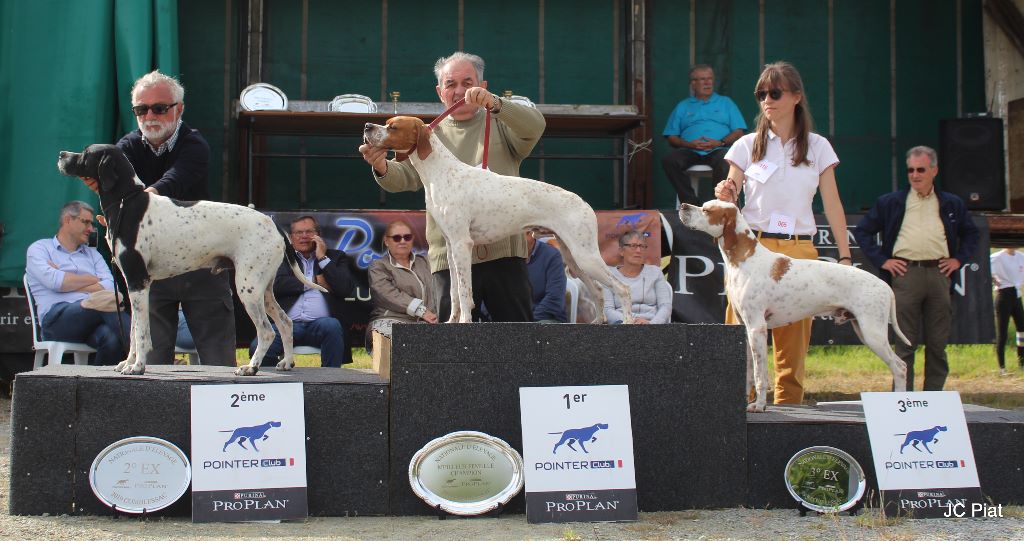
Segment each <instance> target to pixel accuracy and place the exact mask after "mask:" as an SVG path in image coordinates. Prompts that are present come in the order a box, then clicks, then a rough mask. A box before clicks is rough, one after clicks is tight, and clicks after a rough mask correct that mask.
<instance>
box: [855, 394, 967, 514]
mask: <svg viewBox="0 0 1024 541" xmlns="http://www.w3.org/2000/svg"><path fill="white" fill-rule="evenodd" d="M861 399H862V402H863V404H864V418H865V420H866V422H867V428H868V437H869V438H870V440H871V454H872V458H873V460H874V463H875V475H876V477H877V478H878V489H879V490H880V491H881V492H882V498H883V503H884V505H883V510H884V513H885V514H886V515H889V516H893V515H906V516H911V517H915V518H937V517H950V516H955V517H963V516H965V515H964V514H958V513H959V512H963V511H964V510H967V511H970V510H971V509H974V508H977V507H978V506H984V500H983V498H982V495H981V488H980V485H979V483H978V468H977V465H976V464H975V462H974V449H973V448H972V447H971V438H970V435H969V434H968V433H967V420H966V419H965V418H964V408H963V404H962V403H961V402H960V393H957V392H955V391H929V392H908V393H861ZM966 516H970V515H966Z"/></svg>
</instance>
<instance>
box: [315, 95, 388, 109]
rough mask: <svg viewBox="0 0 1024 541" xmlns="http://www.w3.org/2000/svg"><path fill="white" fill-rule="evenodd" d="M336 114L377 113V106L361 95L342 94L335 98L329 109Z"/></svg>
mask: <svg viewBox="0 0 1024 541" xmlns="http://www.w3.org/2000/svg"><path fill="white" fill-rule="evenodd" d="M327 108H328V109H329V110H331V111H334V112H336V113H376V112H377V104H376V103H374V102H373V100H371V99H370V98H368V97H366V96H363V95H361V94H342V95H340V96H335V97H334V99H333V100H331V104H330V105H329V106H328V107H327Z"/></svg>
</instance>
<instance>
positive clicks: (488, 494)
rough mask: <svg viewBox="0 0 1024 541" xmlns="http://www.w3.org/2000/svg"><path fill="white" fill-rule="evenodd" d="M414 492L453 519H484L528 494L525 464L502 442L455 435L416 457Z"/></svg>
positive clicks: (435, 442) (411, 465)
mask: <svg viewBox="0 0 1024 541" xmlns="http://www.w3.org/2000/svg"><path fill="white" fill-rule="evenodd" d="M409 484H410V485H411V486H412V491H413V492H414V493H415V494H416V495H417V496H419V497H420V498H421V499H422V500H423V501H425V502H427V504H429V505H430V506H431V507H434V508H437V507H440V508H441V509H442V510H443V511H446V512H448V513H451V514H453V515H466V516H470V515H480V514H483V513H487V512H489V511H493V510H494V509H496V508H497V507H498V506H499V505H504V504H506V503H508V501H509V500H511V499H512V497H513V496H515V495H516V494H518V493H519V491H520V490H522V488H523V458H522V457H521V456H520V455H519V453H518V452H516V450H515V449H513V448H512V447H510V446H509V444H507V443H505V442H504V441H503V440H501V439H499V438H495V437H493V436H489V435H487V434H484V433H482V432H472V431H461V432H452V433H451V434H447V435H444V436H441V437H440V438H437V439H435V440H433V441H431V442H430V443H428V444H426V445H425V446H423V448H422V449H420V450H419V451H417V452H416V454H415V455H413V457H412V461H411V462H410V463H409Z"/></svg>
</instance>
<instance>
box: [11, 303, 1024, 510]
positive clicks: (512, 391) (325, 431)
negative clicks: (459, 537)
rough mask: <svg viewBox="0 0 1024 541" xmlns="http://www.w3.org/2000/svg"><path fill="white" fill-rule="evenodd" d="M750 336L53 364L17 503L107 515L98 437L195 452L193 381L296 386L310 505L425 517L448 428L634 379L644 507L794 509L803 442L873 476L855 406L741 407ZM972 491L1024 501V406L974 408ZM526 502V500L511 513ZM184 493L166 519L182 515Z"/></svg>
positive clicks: (506, 429) (15, 488)
mask: <svg viewBox="0 0 1024 541" xmlns="http://www.w3.org/2000/svg"><path fill="white" fill-rule="evenodd" d="M744 347H745V336H744V333H743V329H742V328H741V327H738V326H726V325H684V324H672V325H653V326H628V325H615V326H603V325H538V324H526V323H522V324H520V323H505V324H497V323H493V324H466V325H400V326H395V328H394V335H393V340H392V359H391V361H392V362H391V381H390V383H389V382H387V381H385V380H383V379H381V378H380V377H379V376H377V375H376V374H374V373H372V372H370V371H360V370H351V369H323V368H305V369H296V370H294V371H292V372H277V371H275V370H274V369H273V367H272V366H270V367H265V369H264V370H262V371H261V372H260V373H259V374H258V375H257V376H256V377H252V378H241V377H236V376H234V374H233V372H232V370H231V369H229V368H225V367H212V366H197V367H188V366H166V365H161V366H150V367H147V373H146V374H145V375H143V376H121V375H119V374H117V373H115V372H114V371H113V368H112V367H88V366H74V365H57V366H48V367H45V368H43V369H41V370H36V371H33V372H26V373H21V374H18V376H17V378H16V380H15V385H14V399H13V413H12V418H11V425H12V438H11V483H10V486H11V493H10V512H11V513H12V514H18V515H26V514H27V515H37V514H42V513H50V514H53V515H57V514H65V513H66V514H104V513H107V512H108V511H107V510H106V509H105V508H104V507H103V506H102V505H101V504H100V502H99V501H98V500H97V499H96V497H95V496H94V495H93V494H92V491H91V489H90V488H89V481H88V469H89V466H90V465H91V463H92V460H93V459H94V458H95V456H96V455H97V454H98V453H99V452H100V451H101V450H103V449H104V448H105V447H106V446H107V445H109V444H110V443H113V442H114V441H117V440H119V439H122V438H126V437H131V436H155V437H159V438H163V439H166V440H168V441H170V442H172V443H174V444H176V445H177V446H179V447H180V448H181V449H182V450H183V451H185V452H186V453H189V452H190V448H191V439H190V433H189V417H190V415H189V412H190V407H189V396H190V392H189V388H190V386H191V385H217V384H232V383H246V384H254V383H257V384H258V383H277V382H301V383H303V384H304V393H305V418H306V423H307V426H306V434H307V436H308V442H307V447H306V453H307V458H308V463H309V464H308V468H307V479H308V484H309V490H308V495H309V510H310V514H311V515H313V516H346V515H416V514H432V513H433V512H434V511H433V510H432V509H431V508H430V507H428V506H427V505H426V504H424V503H423V502H422V501H420V500H419V499H418V498H417V497H416V496H415V495H414V494H413V493H412V490H411V489H410V487H409V483H408V465H409V461H410V459H411V458H412V455H413V454H414V453H415V452H416V450H418V449H419V448H420V447H422V446H423V445H424V444H426V443H427V442H429V441H430V440H432V439H434V438H436V437H438V436H441V435H444V434H446V433H448V432H452V431H456V430H479V431H482V432H486V433H488V434H491V435H493V436H496V437H499V438H502V439H504V440H505V441H507V442H508V443H509V444H511V445H512V447H514V448H516V449H520V450H521V449H522V434H521V429H520V424H519V418H520V417H519V394H518V390H519V387H521V386H561V385H628V386H629V394H630V410H631V414H632V421H633V437H634V453H635V461H636V476H637V477H636V481H637V498H638V505H639V509H640V510H641V511H668V510H683V509H692V508H709V507H735V506H748V507H795V502H793V500H792V498H790V496H789V494H788V492H787V491H786V488H785V486H784V484H783V482H782V471H783V467H784V466H785V464H786V462H787V461H788V460H789V458H790V457H791V456H792V455H793V454H794V453H795V452H796V451H798V450H800V449H803V448H805V447H810V446H813V445H832V446H835V447H839V448H842V449H844V450H846V451H847V452H849V453H850V454H851V455H853V456H854V458H856V459H857V460H858V461H859V462H860V463H861V465H862V466H863V467H864V469H865V470H866V472H867V475H868V483H869V487H870V488H874V487H875V485H874V471H873V469H872V463H871V459H870V448H869V447H868V438H867V430H866V428H865V425H864V418H863V413H862V412H861V409H860V406H859V404H856V403H836V404H823V405H819V406H816V407H800V406H789V407H773V408H769V412H768V413H763V414H747V413H746V412H745V404H746V400H745V396H744V392H743V387H744V380H745V373H744V370H745V367H744V365H745V351H744ZM965 410H966V416H967V423H968V428H969V430H970V432H971V439H972V442H973V446H974V453H975V457H976V459H977V462H978V473H979V477H980V479H981V485H982V491H983V492H984V493H985V495H986V496H988V497H990V498H991V499H992V502H993V503H1002V504H1021V503H1024V412H1021V411H1012V412H1011V411H1004V410H993V409H990V408H981V407H977V406H970V405H968V406H966V407H965ZM506 509H507V511H508V512H512V513H516V512H519V513H521V512H523V510H524V498H523V496H522V495H520V496H517V497H516V498H514V499H513V500H512V501H511V502H509V505H508V506H507V507H506ZM190 513H191V498H190V495H189V494H186V495H185V496H184V497H183V498H182V499H181V500H180V501H179V502H178V503H176V504H174V505H172V506H171V507H168V508H166V509H164V510H162V511H160V512H159V513H157V514H158V515H168V516H188V515H189V514H190Z"/></svg>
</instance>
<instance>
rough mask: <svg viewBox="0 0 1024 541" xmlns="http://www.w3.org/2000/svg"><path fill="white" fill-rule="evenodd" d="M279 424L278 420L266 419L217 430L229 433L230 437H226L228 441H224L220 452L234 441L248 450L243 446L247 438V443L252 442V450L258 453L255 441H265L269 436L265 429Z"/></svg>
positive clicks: (225, 449)
mask: <svg viewBox="0 0 1024 541" xmlns="http://www.w3.org/2000/svg"><path fill="white" fill-rule="evenodd" d="M279 426H281V422H280V421H267V422H265V423H263V424H261V425H257V426H240V427H238V428H236V429H234V430H218V432H230V433H231V437H230V438H228V441H226V442H224V448H223V449H222V450H221V452H226V451H227V450H228V445H231V444H232V443H235V442H236V441H237V442H238V446H239V447H241V448H242V449H245V450H246V451H248V450H249V448H248V447H246V446H245V440H249V443H251V444H252V449H253V451H256V452H257V453H258V452H260V450H259V448H258V447H256V442H257V441H258V440H262V441H266V440H267V438H269V437H270V436H268V435H267V431H268V430H270V429H271V428H275V427H279Z"/></svg>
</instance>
